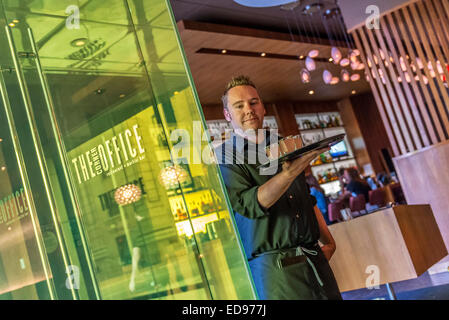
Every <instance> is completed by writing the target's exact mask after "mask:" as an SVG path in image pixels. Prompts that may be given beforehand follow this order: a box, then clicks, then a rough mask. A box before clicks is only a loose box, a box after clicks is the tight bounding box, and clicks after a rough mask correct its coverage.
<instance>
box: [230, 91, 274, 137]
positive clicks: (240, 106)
mask: <svg viewBox="0 0 449 320" xmlns="http://www.w3.org/2000/svg"><path fill="white" fill-rule="evenodd" d="M223 112H224V116H225V118H226V120H228V121H230V122H231V124H232V127H233V128H234V130H237V129H241V130H242V131H246V130H248V129H253V130H257V129H262V128H263V118H264V116H265V113H266V111H265V107H264V105H263V103H262V101H261V100H260V97H259V94H258V93H257V90H256V89H254V88H253V87H251V86H237V87H234V88H232V89H230V90H229V91H228V107H227V108H225V109H224V111H223Z"/></svg>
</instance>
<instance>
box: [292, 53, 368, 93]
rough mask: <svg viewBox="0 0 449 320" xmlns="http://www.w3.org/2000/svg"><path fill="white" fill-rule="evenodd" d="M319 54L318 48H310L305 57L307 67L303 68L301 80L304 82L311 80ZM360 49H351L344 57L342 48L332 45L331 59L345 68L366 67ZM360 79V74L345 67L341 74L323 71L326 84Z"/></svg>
mask: <svg viewBox="0 0 449 320" xmlns="http://www.w3.org/2000/svg"><path fill="white" fill-rule="evenodd" d="M318 54H319V51H318V50H316V49H313V50H310V51H309V53H308V55H307V57H306V59H305V68H303V69H302V70H301V80H302V82H303V83H309V82H310V80H311V75H310V72H311V71H314V70H315V69H316V63H315V60H314V58H316V57H317V56H318ZM359 56H360V51H359V50H358V49H351V50H350V51H349V54H348V56H345V57H343V55H342V53H341V51H340V49H338V48H337V47H332V49H331V58H330V59H329V61H331V62H333V63H334V64H335V65H339V66H341V67H343V68H345V67H348V66H349V67H350V68H351V69H352V70H353V71H357V70H363V69H365V65H364V64H363V63H362V62H361V61H360V60H359ZM359 79H360V74H358V73H352V74H351V73H350V72H349V71H348V70H347V69H343V70H341V72H340V75H339V76H335V75H333V74H332V73H331V72H330V71H329V70H327V69H326V70H324V71H323V81H324V83H326V84H331V85H334V84H337V83H339V82H340V80H341V81H343V82H348V81H357V80H359Z"/></svg>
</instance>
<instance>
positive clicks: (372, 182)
mask: <svg viewBox="0 0 449 320" xmlns="http://www.w3.org/2000/svg"><path fill="white" fill-rule="evenodd" d="M365 181H366V183H368V185H369V187H370V188H371V190H376V189H377V188H379V185H378V184H377V182H376V179H375V178H373V177H370V176H368V177H366V178H365Z"/></svg>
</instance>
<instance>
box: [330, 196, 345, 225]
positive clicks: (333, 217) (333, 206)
mask: <svg viewBox="0 0 449 320" xmlns="http://www.w3.org/2000/svg"><path fill="white" fill-rule="evenodd" d="M341 209H343V203H342V202H340V201H336V202H331V203H329V204H328V206H327V213H328V214H329V221H330V222H332V223H334V222H339V221H342V220H343V218H342V216H341V213H340V210H341Z"/></svg>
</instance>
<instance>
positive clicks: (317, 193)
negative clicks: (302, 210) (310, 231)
mask: <svg viewBox="0 0 449 320" xmlns="http://www.w3.org/2000/svg"><path fill="white" fill-rule="evenodd" d="M306 182H307V184H308V185H309V188H310V194H311V195H312V196H314V197H315V199H316V202H317V203H316V205H317V207H318V209H320V211H321V213H322V214H323V217H324V221H326V224H327V225H329V224H331V222H330V221H329V214H328V212H327V205H328V204H329V201H328V199H327V197H326V196H325V195H324V190H323V188H321V187H320V184H319V183H318V180H317V179H316V178H315V177H314V176H313V174H309V175H307V176H306Z"/></svg>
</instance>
